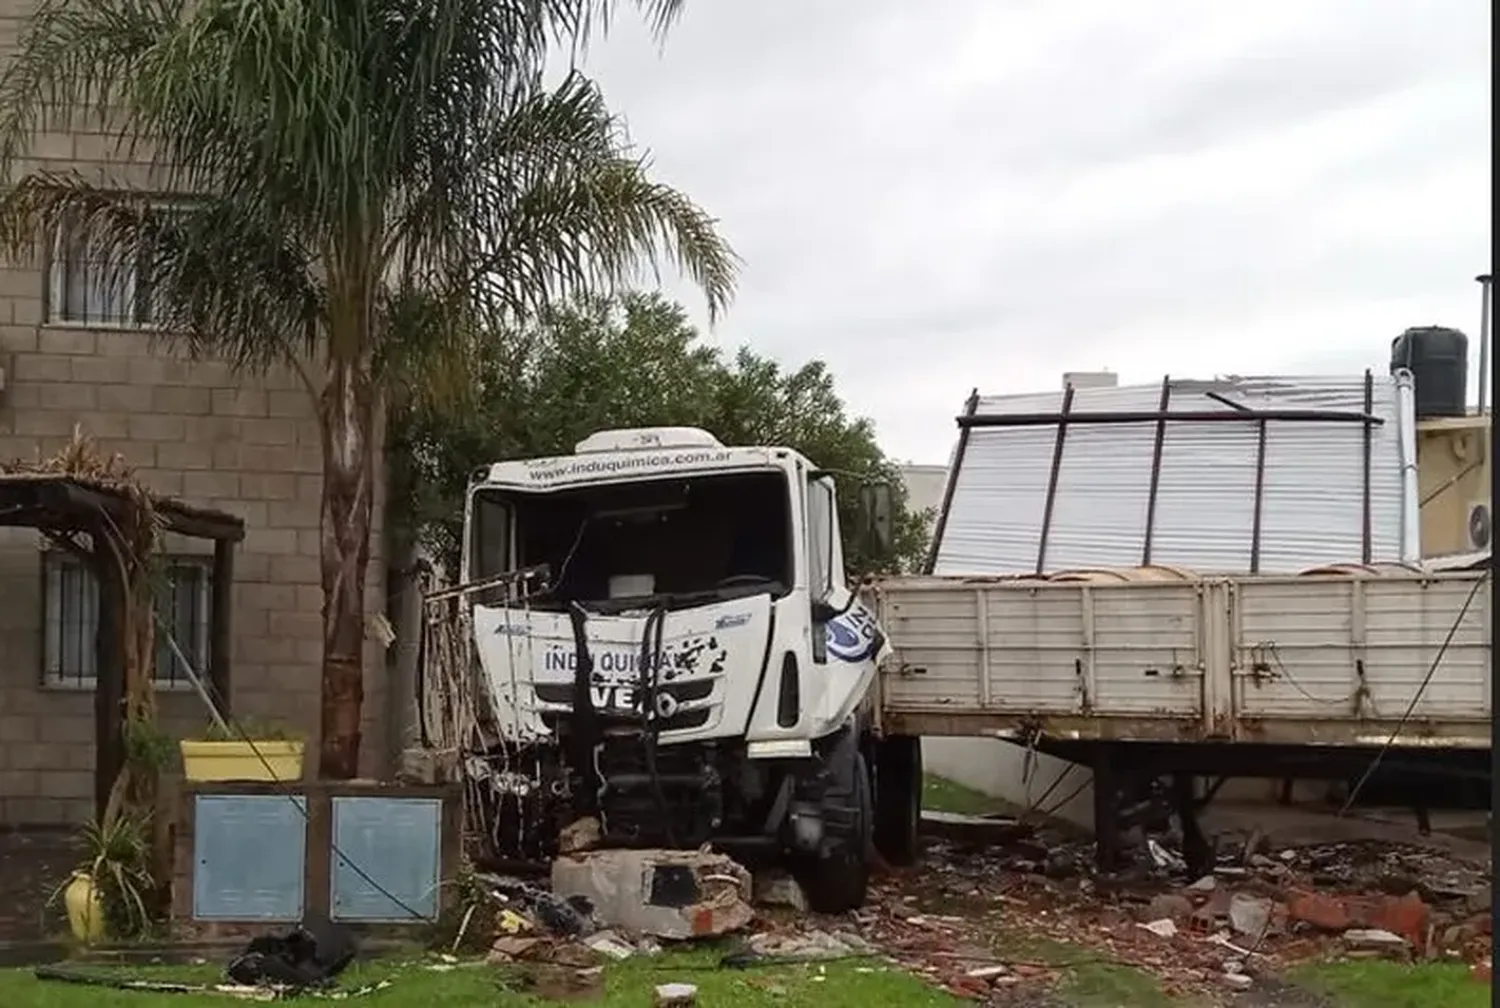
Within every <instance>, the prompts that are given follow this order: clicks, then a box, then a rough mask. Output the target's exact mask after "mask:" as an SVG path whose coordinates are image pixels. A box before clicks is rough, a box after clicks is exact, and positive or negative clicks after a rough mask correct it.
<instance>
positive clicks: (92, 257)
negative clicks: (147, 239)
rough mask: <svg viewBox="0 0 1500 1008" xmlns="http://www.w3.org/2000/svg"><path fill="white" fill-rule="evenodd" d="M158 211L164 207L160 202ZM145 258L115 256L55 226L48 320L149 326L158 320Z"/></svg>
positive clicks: (80, 323) (167, 209) (70, 231)
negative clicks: (56, 229) (55, 234)
mask: <svg viewBox="0 0 1500 1008" xmlns="http://www.w3.org/2000/svg"><path fill="white" fill-rule="evenodd" d="M161 210H162V211H163V212H168V211H169V210H170V208H169V207H167V206H163V207H162V208H161ZM147 262H148V260H147V257H146V255H145V254H144V253H142V254H141V255H140V256H138V257H134V258H131V257H124V258H122V257H120V256H118V255H115V254H114V253H112V252H107V251H105V250H101V249H99V248H97V247H96V246H94V245H91V243H89V242H88V241H87V240H86V239H85V238H84V237H83V236H82V235H80V234H78V233H77V229H75V228H71V227H68V226H67V225H64V226H63V227H61V228H59V230H58V233H57V237H56V239H55V241H54V242H53V246H52V257H51V263H50V268H49V271H48V272H49V287H50V290H49V298H48V321H50V322H53V323H57V324H63V325H86V326H121V327H129V328H149V327H151V326H154V325H156V324H157V323H158V316H159V312H158V310H157V303H156V299H155V298H154V297H153V296H152V286H151V278H150V276H149V270H148V269H147Z"/></svg>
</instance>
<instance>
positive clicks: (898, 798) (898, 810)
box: [874, 735, 922, 868]
mask: <svg viewBox="0 0 1500 1008" xmlns="http://www.w3.org/2000/svg"><path fill="white" fill-rule="evenodd" d="M874 749H875V848H876V850H878V851H880V856H881V857H883V858H885V860H886V862H887V863H888V864H891V865H894V866H896V867H898V868H905V867H907V866H909V865H912V864H915V863H916V861H917V857H918V855H919V854H920V853H921V830H922V740H921V739H919V738H916V737H914V736H911V735H892V736H889V737H887V738H883V739H880V740H879V741H877V742H876V743H875V746H874Z"/></svg>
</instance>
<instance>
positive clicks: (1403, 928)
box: [1370, 890, 1428, 946]
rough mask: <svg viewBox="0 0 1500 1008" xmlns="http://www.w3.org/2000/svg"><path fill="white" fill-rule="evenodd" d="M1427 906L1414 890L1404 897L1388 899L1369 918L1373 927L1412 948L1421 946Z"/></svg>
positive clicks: (1425, 927)
mask: <svg viewBox="0 0 1500 1008" xmlns="http://www.w3.org/2000/svg"><path fill="white" fill-rule="evenodd" d="M1427 917H1428V911H1427V904H1426V903H1424V902H1422V897H1421V896H1419V895H1418V894H1417V893H1416V891H1415V890H1413V891H1411V892H1408V893H1407V894H1406V895H1405V896H1392V897H1388V898H1387V899H1385V900H1384V901H1382V902H1381V904H1380V905H1379V906H1378V907H1376V908H1375V912H1374V914H1373V915H1371V917H1370V924H1371V925H1372V926H1373V927H1377V928H1382V929H1384V930H1386V931H1389V932H1391V933H1392V934H1398V935H1400V936H1401V937H1402V938H1405V939H1406V940H1407V941H1409V942H1411V944H1412V945H1414V946H1421V945H1422V940H1423V938H1424V936H1425V935H1426V934H1427Z"/></svg>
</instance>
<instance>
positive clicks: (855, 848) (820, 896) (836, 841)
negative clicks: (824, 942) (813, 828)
mask: <svg viewBox="0 0 1500 1008" xmlns="http://www.w3.org/2000/svg"><path fill="white" fill-rule="evenodd" d="M834 772H835V773H837V774H838V780H837V782H836V783H835V784H834V785H833V786H832V787H831V788H830V789H829V790H828V793H827V796H826V797H825V799H824V802H825V804H827V805H834V806H838V807H840V808H841V809H846V810H847V812H845V813H844V816H841V818H844V817H847V818H848V825H847V826H843V827H842V828H840V829H839V830H838V831H837V832H830V834H829V835H828V837H827V839H826V840H825V845H824V848H823V852H822V854H820V855H819V856H818V857H815V858H809V859H807V860H805V861H802V862H801V863H800V864H799V865H798V868H799V869H800V870H798V871H797V873H796V874H797V876H798V878H797V881H798V882H799V883H800V884H801V885H802V891H803V893H805V894H806V896H807V904H808V906H809V907H811V908H812V910H813V911H814V912H815V913H825V914H838V913H847V912H848V911H850V910H858V909H859V908H860V907H861V906H864V902H865V894H866V892H867V891H868V889H869V885H870V855H871V854H872V853H873V847H872V845H871V843H870V831H871V824H872V821H873V818H874V815H873V813H874V807H873V806H874V802H873V800H872V799H873V796H872V794H871V790H870V771H869V768H868V767H867V765H866V764H865V757H864V754H863V753H861V752H859V751H858V750H855V751H854V752H853V753H852V758H851V759H849V760H848V761H847V762H846V763H845V765H844V766H842V767H838V768H836V769H835V771H834Z"/></svg>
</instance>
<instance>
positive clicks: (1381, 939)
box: [1344, 928, 1407, 949]
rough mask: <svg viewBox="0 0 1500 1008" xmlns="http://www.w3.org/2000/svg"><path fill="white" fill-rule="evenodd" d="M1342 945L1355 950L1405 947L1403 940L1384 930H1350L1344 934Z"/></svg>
mask: <svg viewBox="0 0 1500 1008" xmlns="http://www.w3.org/2000/svg"><path fill="white" fill-rule="evenodd" d="M1344 944H1345V945H1348V946H1349V947H1350V948H1357V949H1370V948H1375V949H1391V948H1400V949H1404V948H1406V947H1407V942H1406V939H1405V938H1402V937H1401V936H1400V935H1398V934H1395V933H1393V932H1391V931H1387V930H1385V929H1384V928H1350V929H1349V930H1348V931H1345V932H1344Z"/></svg>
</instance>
